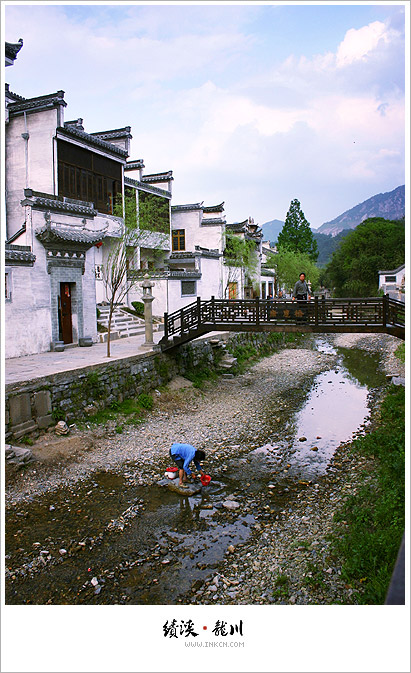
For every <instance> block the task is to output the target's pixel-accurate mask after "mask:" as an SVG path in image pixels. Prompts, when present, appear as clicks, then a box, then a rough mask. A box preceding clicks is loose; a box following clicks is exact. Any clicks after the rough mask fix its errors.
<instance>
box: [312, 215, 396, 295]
mask: <svg viewBox="0 0 411 673" xmlns="http://www.w3.org/2000/svg"><path fill="white" fill-rule="evenodd" d="M404 259H405V231H404V221H403V220H402V221H399V220H384V219H383V218H381V217H373V218H370V219H368V220H365V221H364V222H362V224H359V225H358V226H357V227H356V228H355V229H354V230H353V231H352V232H350V233H349V234H348V235H347V236H346V237H345V238H344V239H343V240H342V242H341V243H340V246H339V247H338V249H337V250H336V251H335V252H334V253H333V256H332V258H331V261H330V262H329V263H328V265H327V267H326V269H325V272H324V281H325V283H326V284H327V286H328V287H329V288H330V289H332V290H333V294H334V296H336V297H373V296H374V297H375V296H376V295H377V292H378V271H380V270H382V269H395V268H396V267H398V266H400V265H401V264H403V263H404Z"/></svg>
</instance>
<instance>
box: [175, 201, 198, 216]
mask: <svg viewBox="0 0 411 673" xmlns="http://www.w3.org/2000/svg"><path fill="white" fill-rule="evenodd" d="M203 203H204V201H201V203H185V204H183V205H181V206H171V211H172V212H173V213H178V212H183V211H185V210H202V209H203Z"/></svg>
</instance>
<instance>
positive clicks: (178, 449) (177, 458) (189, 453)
mask: <svg viewBox="0 0 411 673" xmlns="http://www.w3.org/2000/svg"><path fill="white" fill-rule="evenodd" d="M170 457H171V458H172V459H173V460H174V462H175V463H176V464H177V465H178V468H179V469H178V476H179V481H178V485H179V486H180V487H181V488H185V487H186V485H185V482H186V481H187V476H191V474H192V475H193V478H194V479H195V477H196V475H195V473H193V472H192V471H191V470H190V463H191V461H192V460H193V461H194V465H195V466H196V468H197V470H198V471H199V472H200V474H201V475H203V474H205V472H203V469H202V467H201V465H200V462H199V461H200V460H204V459H205V452H204V451H201V449H195V448H194V446H191V444H179V443H177V442H174V444H172V445H171V449H170Z"/></svg>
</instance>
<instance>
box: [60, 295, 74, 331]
mask: <svg viewBox="0 0 411 673" xmlns="http://www.w3.org/2000/svg"><path fill="white" fill-rule="evenodd" d="M60 306H61V332H62V336H63V341H64V343H65V344H71V343H72V342H73V327H72V323H71V287H70V283H60Z"/></svg>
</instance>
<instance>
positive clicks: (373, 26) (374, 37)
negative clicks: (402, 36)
mask: <svg viewBox="0 0 411 673" xmlns="http://www.w3.org/2000/svg"><path fill="white" fill-rule="evenodd" d="M392 32H393V31H389V30H387V27H386V25H385V24H384V23H382V22H381V21H374V22H373V23H370V24H369V25H368V26H363V27H362V28H359V29H358V30H356V29H355V28H351V30H348V31H347V33H346V34H345V37H344V40H343V41H342V42H341V44H340V45H339V47H338V50H337V56H336V65H337V68H341V67H343V66H346V65H350V64H351V63H353V62H354V61H359V60H363V59H364V58H366V57H367V55H368V54H369V53H370V52H372V51H374V50H375V49H376V48H377V47H378V46H379V45H380V44H381V43H385V44H387V43H388V42H389V41H390V39H391V37H392ZM394 32H396V31H394ZM390 33H391V34H390Z"/></svg>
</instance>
